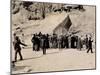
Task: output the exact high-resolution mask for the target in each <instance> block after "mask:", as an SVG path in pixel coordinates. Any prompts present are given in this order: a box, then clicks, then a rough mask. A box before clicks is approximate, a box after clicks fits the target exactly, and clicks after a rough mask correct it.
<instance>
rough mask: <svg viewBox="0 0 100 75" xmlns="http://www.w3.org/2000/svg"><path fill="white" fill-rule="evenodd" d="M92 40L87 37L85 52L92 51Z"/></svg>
mask: <svg viewBox="0 0 100 75" xmlns="http://www.w3.org/2000/svg"><path fill="white" fill-rule="evenodd" d="M92 42H93V40H91V37H90V38H89V42H88V50H87V53H88V52H89V51H91V53H93V51H92Z"/></svg>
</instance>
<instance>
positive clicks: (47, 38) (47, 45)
mask: <svg viewBox="0 0 100 75" xmlns="http://www.w3.org/2000/svg"><path fill="white" fill-rule="evenodd" d="M46 48H49V35H48V34H47V35H46Z"/></svg>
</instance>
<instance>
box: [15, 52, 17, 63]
mask: <svg viewBox="0 0 100 75" xmlns="http://www.w3.org/2000/svg"><path fill="white" fill-rule="evenodd" d="M16 61H17V51H15V62H16Z"/></svg>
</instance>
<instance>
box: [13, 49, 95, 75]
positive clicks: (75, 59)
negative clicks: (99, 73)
mask: <svg viewBox="0 0 100 75" xmlns="http://www.w3.org/2000/svg"><path fill="white" fill-rule="evenodd" d="M86 51H87V50H85V49H83V50H82V51H79V50H77V49H48V50H47V54H46V55H43V52H42V50H41V51H39V52H35V51H32V49H31V48H30V49H23V50H22V55H23V58H24V60H22V61H20V60H18V62H16V63H15V65H16V66H15V68H13V69H12V73H14V74H16V73H34V72H51V71H64V70H65V71H67V70H82V69H95V50H93V51H94V53H92V54H91V53H86Z"/></svg>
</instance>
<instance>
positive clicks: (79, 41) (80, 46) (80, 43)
mask: <svg viewBox="0 0 100 75" xmlns="http://www.w3.org/2000/svg"><path fill="white" fill-rule="evenodd" d="M81 48H82V40H81V38H80V37H78V41H77V49H79V50H80V51H81Z"/></svg>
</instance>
